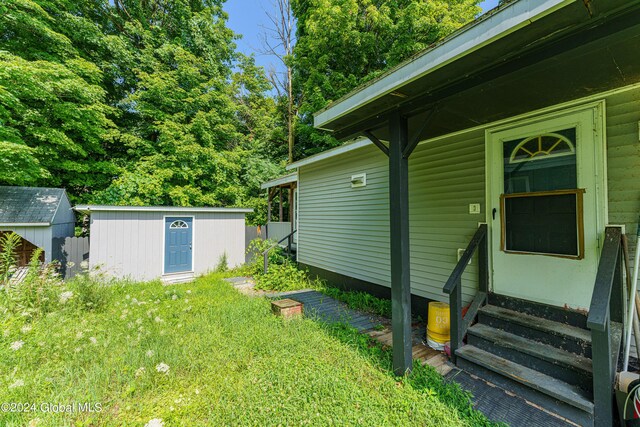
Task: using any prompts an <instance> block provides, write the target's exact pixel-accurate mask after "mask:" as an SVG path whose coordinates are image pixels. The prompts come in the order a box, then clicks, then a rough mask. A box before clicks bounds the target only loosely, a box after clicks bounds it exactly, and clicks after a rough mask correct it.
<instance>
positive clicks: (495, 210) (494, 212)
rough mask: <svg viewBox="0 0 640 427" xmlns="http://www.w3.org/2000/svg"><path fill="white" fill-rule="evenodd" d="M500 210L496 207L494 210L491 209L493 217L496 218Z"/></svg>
mask: <svg viewBox="0 0 640 427" xmlns="http://www.w3.org/2000/svg"><path fill="white" fill-rule="evenodd" d="M497 211H498V210H497V209H496V208H493V210H492V211H491V215H492V216H493V219H496V212H497Z"/></svg>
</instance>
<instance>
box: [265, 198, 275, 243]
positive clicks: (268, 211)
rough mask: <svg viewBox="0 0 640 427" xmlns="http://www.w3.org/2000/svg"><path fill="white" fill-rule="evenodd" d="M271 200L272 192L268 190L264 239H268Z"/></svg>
mask: <svg viewBox="0 0 640 427" xmlns="http://www.w3.org/2000/svg"><path fill="white" fill-rule="evenodd" d="M271 200H273V192H272V191H271V189H270V188H269V189H268V190H267V223H266V224H265V227H264V228H265V232H264V237H265V239H268V238H269V223H270V222H271Z"/></svg>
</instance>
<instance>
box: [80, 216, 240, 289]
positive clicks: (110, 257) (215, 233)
mask: <svg viewBox="0 0 640 427" xmlns="http://www.w3.org/2000/svg"><path fill="white" fill-rule="evenodd" d="M165 216H171V217H174V216H175V217H181V216H182V217H191V216H193V217H194V221H193V264H194V273H195V274H203V273H206V272H207V271H210V270H213V269H214V268H215V267H216V265H217V264H218V261H219V260H220V257H221V256H222V254H223V253H224V252H226V253H227V258H228V263H229V266H230V267H234V266H237V265H240V264H242V263H243V262H244V250H245V248H244V214H242V213H204V212H198V213H193V212H149V211H147V212H144V211H118V212H114V211H94V212H92V214H91V233H90V247H91V254H90V261H89V263H90V265H91V267H99V268H100V269H101V271H104V272H106V273H107V274H109V275H112V276H115V277H129V278H131V279H134V280H152V279H156V278H159V277H161V276H162V274H163V265H164V226H165V225H164V217H165Z"/></svg>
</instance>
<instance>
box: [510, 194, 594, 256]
mask: <svg viewBox="0 0 640 427" xmlns="http://www.w3.org/2000/svg"><path fill="white" fill-rule="evenodd" d="M584 193H585V189H584V188H576V189H572V190H554V191H536V192H531V193H511V194H504V193H503V194H501V195H500V250H501V251H502V252H504V253H507V254H518V255H542V256H551V257H556V258H565V259H575V260H581V259H583V258H584V197H583V195H584ZM567 194H574V195H575V196H576V224H577V227H578V255H567V254H554V253H547V252H528V251H514V250H509V249H507V248H506V244H507V243H506V242H507V237H506V236H507V223H506V217H505V200H506V199H512V198H518V197H539V196H563V195H567Z"/></svg>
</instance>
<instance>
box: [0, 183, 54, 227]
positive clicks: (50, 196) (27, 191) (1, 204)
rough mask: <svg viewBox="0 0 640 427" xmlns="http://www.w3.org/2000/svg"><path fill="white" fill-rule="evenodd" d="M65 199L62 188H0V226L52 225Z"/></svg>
mask: <svg viewBox="0 0 640 427" xmlns="http://www.w3.org/2000/svg"><path fill="white" fill-rule="evenodd" d="M63 197H66V195H65V191H64V189H62V188H43V187H4V186H0V225H4V226H7V225H18V224H20V225H31V226H48V225H51V223H52V222H53V218H54V216H55V214H56V211H57V210H58V206H59V205H60V202H61V201H62V199H63Z"/></svg>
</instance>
